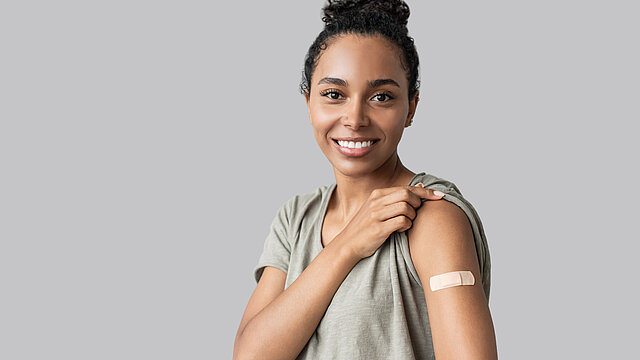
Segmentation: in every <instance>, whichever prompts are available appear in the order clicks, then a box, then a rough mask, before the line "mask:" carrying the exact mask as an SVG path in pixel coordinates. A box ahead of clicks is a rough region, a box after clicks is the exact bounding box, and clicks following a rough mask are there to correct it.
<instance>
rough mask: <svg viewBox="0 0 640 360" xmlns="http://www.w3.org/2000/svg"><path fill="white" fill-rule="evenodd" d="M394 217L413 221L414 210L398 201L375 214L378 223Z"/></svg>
mask: <svg viewBox="0 0 640 360" xmlns="http://www.w3.org/2000/svg"><path fill="white" fill-rule="evenodd" d="M396 216H405V217H407V218H408V219H409V220H413V219H415V218H416V209H415V208H414V207H413V206H412V205H409V204H408V203H406V202H404V201H399V202H396V203H393V204H390V205H387V206H385V207H383V208H382V209H379V210H377V212H376V214H375V217H376V218H377V219H378V220H379V221H386V220H389V219H391V218H394V217H396Z"/></svg>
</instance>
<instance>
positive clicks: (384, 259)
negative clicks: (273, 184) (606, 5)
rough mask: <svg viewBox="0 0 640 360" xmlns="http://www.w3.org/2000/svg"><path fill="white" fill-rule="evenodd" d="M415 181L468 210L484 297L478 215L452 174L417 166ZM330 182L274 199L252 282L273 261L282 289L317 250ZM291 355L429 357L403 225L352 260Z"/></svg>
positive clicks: (486, 276) (485, 252)
mask: <svg viewBox="0 0 640 360" xmlns="http://www.w3.org/2000/svg"><path fill="white" fill-rule="evenodd" d="M419 182H422V183H423V184H424V187H425V188H429V189H434V190H440V191H442V192H444V193H445V196H444V197H443V199H445V200H448V201H450V202H452V203H454V204H456V205H458V206H459V207H460V208H461V209H462V210H464V212H465V213H466V214H467V217H468V218H469V221H470V223H471V227H472V229H473V235H474V238H475V245H476V253H477V255H478V263H479V265H480V274H481V275H482V276H481V278H482V279H481V280H482V287H483V289H484V292H485V295H486V297H487V300H488V299H489V288H490V279H491V276H490V270H491V264H490V258H489V249H488V246H487V241H486V238H485V235H484V230H483V227H482V223H481V221H480V217H479V216H478V214H477V213H476V211H475V209H474V208H473V206H472V205H471V204H470V203H469V202H468V201H467V200H465V199H464V198H463V197H462V194H461V192H460V190H459V189H458V188H457V187H456V185H455V184H453V183H452V182H450V181H447V180H444V179H442V178H438V177H436V176H433V175H430V174H425V173H424V172H422V173H419V174H416V175H415V176H414V177H413V179H411V181H410V182H409V185H415V184H417V183H419ZM335 187H336V184H335V183H333V184H331V185H325V186H320V187H318V188H317V189H316V190H315V191H313V192H310V193H306V194H301V195H296V196H294V197H292V198H290V199H289V200H288V201H286V202H285V203H284V204H283V205H282V206H281V207H280V209H279V210H278V213H277V215H276V217H275V218H274V220H273V222H272V224H271V228H270V232H269V234H268V236H267V238H266V240H265V243H264V249H263V252H262V254H261V256H260V259H259V260H258V264H257V265H256V267H255V268H254V277H255V279H256V282H257V281H259V280H260V276H262V272H263V270H264V267H265V266H273V267H276V268H278V269H281V270H282V271H284V272H285V273H286V274H287V279H286V283H285V289H286V288H287V287H289V285H291V283H293V282H294V281H295V280H296V279H297V278H298V276H299V275H300V274H301V273H302V272H303V271H304V269H306V267H307V266H308V265H309V264H310V263H311V261H312V260H313V259H314V258H315V257H316V256H317V255H318V254H319V253H320V251H322V249H323V247H322V242H321V230H322V221H323V220H324V215H325V213H326V210H327V205H328V202H329V198H330V197H331V194H332V192H333V190H334V189H335ZM423 201H427V200H424V199H423ZM297 359H323V360H329V359H345V360H347V359H348V360H354V359H369V360H375V359H385V360H386V359H421V360H422V359H434V354H433V343H432V339H431V327H430V325H429V317H428V312H427V304H426V300H425V296H424V290H423V288H422V283H421V282H420V278H419V276H418V273H417V272H416V269H415V267H414V265H413V262H412V261H411V255H410V253H409V242H408V238H407V235H406V232H400V233H398V232H393V233H392V234H391V235H390V236H389V238H388V239H387V241H385V242H384V243H383V244H382V245H381V246H380V248H378V250H376V252H375V253H374V254H373V255H371V256H370V257H367V258H364V259H362V260H360V261H359V262H358V263H357V264H356V265H355V266H354V268H353V269H352V270H351V272H350V273H349V275H347V277H346V278H345V279H344V281H343V282H342V284H341V285H340V287H339V288H338V290H337V291H336V293H335V295H334V296H333V299H332V300H331V303H330V304H329V307H328V308H327V311H326V312H325V314H324V316H323V317H322V319H321V320H320V323H319V324H318V327H317V328H316V331H315V332H314V333H313V335H312V336H311V338H310V339H309V341H308V343H307V344H306V346H305V347H304V349H303V350H302V352H301V353H300V354H299V356H298V358H297Z"/></svg>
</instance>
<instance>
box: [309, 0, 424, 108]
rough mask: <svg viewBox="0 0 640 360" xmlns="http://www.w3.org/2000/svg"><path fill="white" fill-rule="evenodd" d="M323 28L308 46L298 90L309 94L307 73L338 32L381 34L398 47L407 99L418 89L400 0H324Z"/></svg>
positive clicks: (412, 47)
mask: <svg viewBox="0 0 640 360" xmlns="http://www.w3.org/2000/svg"><path fill="white" fill-rule="evenodd" d="M322 10H323V11H324V16H323V17H322V21H324V22H325V26H324V29H323V30H322V31H321V32H320V34H318V37H317V38H316V40H315V41H314V42H313V44H311V46H310V47H309V51H308V52H307V56H306V57H305V61H304V70H303V72H302V81H301V82H300V92H301V93H302V94H306V93H309V94H311V74H313V72H314V71H315V69H316V66H317V65H318V59H319V58H320V55H321V53H322V51H323V50H325V49H326V48H327V46H328V45H329V42H330V41H331V40H332V39H333V38H334V37H335V36H337V35H340V34H362V35H382V36H383V37H385V38H386V39H388V40H390V41H391V42H392V43H394V44H396V45H397V46H398V47H399V48H400V50H402V56H401V59H402V61H401V62H402V65H403V67H404V68H405V70H406V71H407V80H409V100H411V98H412V97H413V95H414V94H415V93H416V91H418V88H419V87H420V81H419V80H418V65H419V61H418V51H417V50H416V46H415V44H414V42H413V38H412V37H410V36H409V31H408V29H407V22H408V20H409V14H410V12H409V6H408V5H407V4H406V3H405V2H404V1H402V0H377V1H376V0H328V3H327V4H326V5H325V7H324V8H323V9H322Z"/></svg>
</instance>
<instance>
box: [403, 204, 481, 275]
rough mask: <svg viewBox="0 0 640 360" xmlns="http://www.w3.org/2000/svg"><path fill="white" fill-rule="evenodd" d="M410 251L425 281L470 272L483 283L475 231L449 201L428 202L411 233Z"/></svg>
mask: <svg viewBox="0 0 640 360" xmlns="http://www.w3.org/2000/svg"><path fill="white" fill-rule="evenodd" d="M407 236H408V238H409V249H410V253H411V259H412V261H413V263H414V265H415V267H416V271H417V272H418V274H419V275H420V278H421V280H422V282H423V284H424V282H425V280H428V278H427V279H425V277H427V276H429V277H430V276H432V275H435V274H438V273H444V272H448V271H456V270H470V271H472V272H473V273H474V276H476V279H480V278H481V277H480V274H479V265H478V259H477V255H476V251H475V243H474V238H473V230H472V228H471V223H470V222H469V218H468V217H467V215H466V213H465V212H464V211H463V210H462V209H461V208H460V207H459V206H457V205H456V204H454V203H452V202H450V201H447V200H437V201H425V202H424V203H423V204H422V206H420V208H418V210H417V211H416V217H415V219H414V220H413V226H412V227H411V229H409V230H408V232H407Z"/></svg>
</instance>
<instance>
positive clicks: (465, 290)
mask: <svg viewBox="0 0 640 360" xmlns="http://www.w3.org/2000/svg"><path fill="white" fill-rule="evenodd" d="M407 236H408V238H409V249H410V252H411V259H412V261H413V264H414V266H415V268H416V271H417V272H418V275H419V276H420V281H421V282H422V287H423V288H424V294H425V298H426V301H427V307H428V309H429V323H430V324H431V336H432V339H433V349H434V352H435V355H436V359H439V360H442V359H497V357H498V354H497V348H496V338H495V331H494V328H493V321H492V320H491V313H490V311H489V304H488V301H487V298H486V297H485V294H484V291H483V289H482V280H481V279H482V276H480V268H479V266H478V258H477V255H476V250H475V243H474V238H473V231H472V229H471V224H470V223H469V219H468V218H467V215H466V214H465V213H464V211H463V210H462V209H460V208H459V207H458V206H457V205H455V204H454V203H451V202H449V201H446V200H445V201H426V202H424V203H423V204H422V206H420V208H418V209H417V214H416V217H415V219H414V220H413V226H412V227H411V229H409V230H408V232H407ZM461 270H468V271H471V272H472V273H473V276H474V277H475V284H474V285H462V286H454V287H449V288H444V289H440V290H436V291H431V287H430V278H431V277H432V276H434V275H439V274H444V273H447V272H451V271H461Z"/></svg>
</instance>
